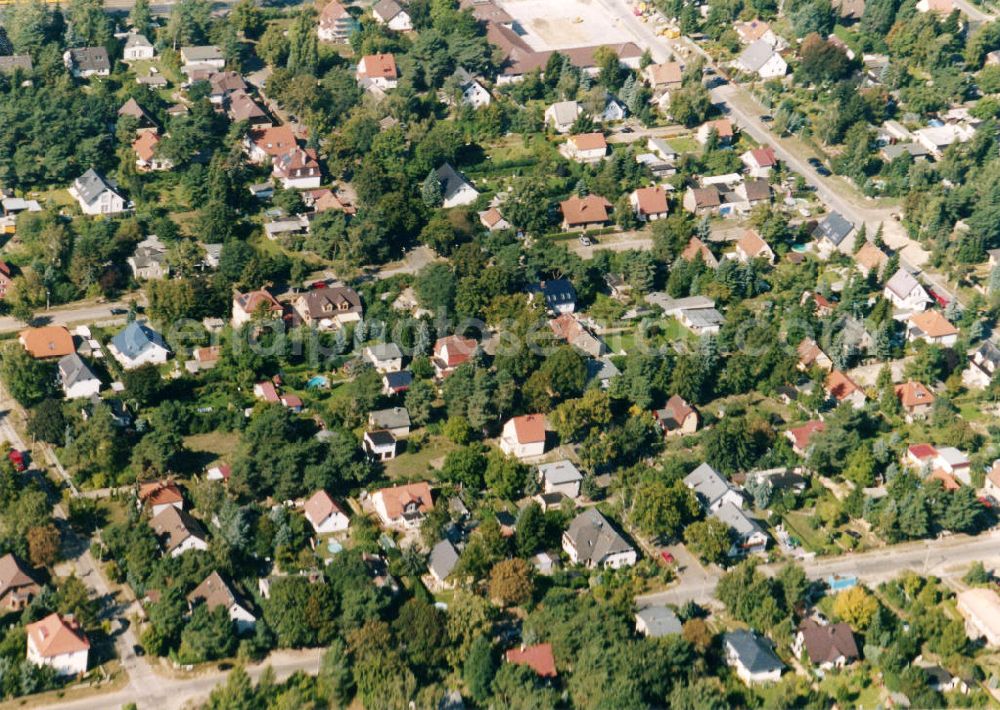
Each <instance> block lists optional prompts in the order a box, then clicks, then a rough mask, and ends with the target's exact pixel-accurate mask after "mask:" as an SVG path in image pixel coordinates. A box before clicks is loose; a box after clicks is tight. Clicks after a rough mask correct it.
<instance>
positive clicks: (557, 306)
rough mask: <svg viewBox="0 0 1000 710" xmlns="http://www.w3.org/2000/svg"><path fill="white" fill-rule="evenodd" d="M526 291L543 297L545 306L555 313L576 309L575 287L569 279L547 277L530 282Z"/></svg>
mask: <svg viewBox="0 0 1000 710" xmlns="http://www.w3.org/2000/svg"><path fill="white" fill-rule="evenodd" d="M528 293H529V294H531V296H532V297H534V296H535V295H536V294H538V295H541V297H542V298H544V299H545V306H546V307H547V308H548V309H549V310H551V311H554V312H555V313H572V312H573V311H574V310H576V288H574V286H573V282H572V281H570V280H569V279H549V280H547V281H540V282H539V283H537V284H532V285H531V286H529V287H528Z"/></svg>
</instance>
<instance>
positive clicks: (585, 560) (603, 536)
mask: <svg viewBox="0 0 1000 710" xmlns="http://www.w3.org/2000/svg"><path fill="white" fill-rule="evenodd" d="M562 545H563V550H564V551H565V552H566V554H567V555H569V558H570V561H572V562H574V563H577V564H581V565H585V566H586V567H591V568H593V567H612V568H615V569H617V568H618V567H628V566H631V565H634V564H635V561H636V552H635V548H634V547H632V545H631V544H630V543H629V541H628V540H626V539H625V538H624V537H622V535H621V533H619V532H618V531H617V530H615V528H614V527H613V526H612V525H611V523H610V522H609V521H608V519H607V518H605V517H604V516H603V515H601V513H600V512H599V511H598V510H597V509H596V508H587V510H585V511H583V512H582V513H580V514H579V515H578V516H576V517H575V518H573V520H572V522H570V524H569V528H568V529H567V530H566V531H565V532H564V533H563V537H562Z"/></svg>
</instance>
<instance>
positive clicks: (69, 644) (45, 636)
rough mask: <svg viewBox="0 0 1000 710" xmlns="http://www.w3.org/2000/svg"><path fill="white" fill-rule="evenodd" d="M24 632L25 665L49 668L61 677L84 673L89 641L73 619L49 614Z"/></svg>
mask: <svg viewBox="0 0 1000 710" xmlns="http://www.w3.org/2000/svg"><path fill="white" fill-rule="evenodd" d="M24 630H25V633H26V636H27V638H28V641H27V646H28V652H27V660H28V663H31V664H32V665H35V666H49V667H50V668H52V669H53V670H55V672H56V675H61V676H69V675H80V674H82V673H86V672H87V658H88V656H89V654H90V641H88V640H87V635H86V634H85V633H84V632H83V629H82V628H81V627H80V625H79V624H78V623H77V622H76V621H75V620H73V619H70V618H64V617H62V616H60V615H59V614H49V615H48V616H46V617H45V618H44V619H42V620H41V621H36V622H35V623H33V624H28V625H27V626H26V627H25V628H24Z"/></svg>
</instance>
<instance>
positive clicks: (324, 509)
mask: <svg viewBox="0 0 1000 710" xmlns="http://www.w3.org/2000/svg"><path fill="white" fill-rule="evenodd" d="M343 512H344V511H342V510H341V509H340V506H339V505H337V504H336V503H335V502H334V501H333V498H331V497H330V494H329V493H327V492H326V491H324V490H318V491H316V492H315V493H313V495H312V497H311V498H310V499H309V500H307V501H306V504H305V513H306V517H307V518H309V520H310V522H312V524H313V525H321V524H322V523H323V521H324V520H326V519H327V518H329V517H330V516H331V515H333V514H334V513H343Z"/></svg>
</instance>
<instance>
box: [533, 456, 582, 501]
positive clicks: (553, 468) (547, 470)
mask: <svg viewBox="0 0 1000 710" xmlns="http://www.w3.org/2000/svg"><path fill="white" fill-rule="evenodd" d="M538 479H539V481H540V482H541V484H542V492H543V493H561V494H562V495H564V496H566V497H567V498H577V497H579V495H580V483H581V482H582V481H583V474H582V473H580V469H578V468H577V467H576V466H574V465H573V462H572V461H570V460H568V459H563V460H562V461H553V462H552V463H544V464H542V465H541V466H539V467H538Z"/></svg>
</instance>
